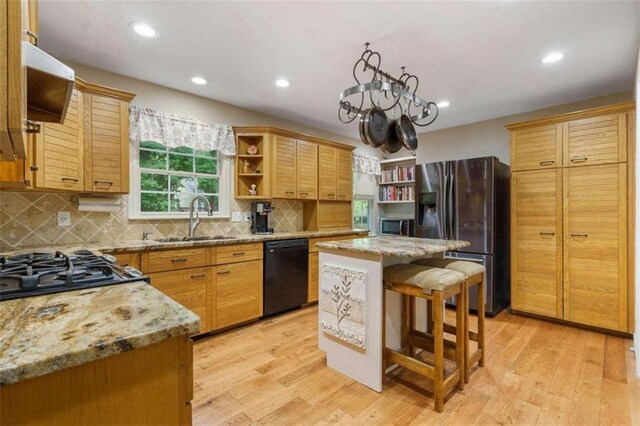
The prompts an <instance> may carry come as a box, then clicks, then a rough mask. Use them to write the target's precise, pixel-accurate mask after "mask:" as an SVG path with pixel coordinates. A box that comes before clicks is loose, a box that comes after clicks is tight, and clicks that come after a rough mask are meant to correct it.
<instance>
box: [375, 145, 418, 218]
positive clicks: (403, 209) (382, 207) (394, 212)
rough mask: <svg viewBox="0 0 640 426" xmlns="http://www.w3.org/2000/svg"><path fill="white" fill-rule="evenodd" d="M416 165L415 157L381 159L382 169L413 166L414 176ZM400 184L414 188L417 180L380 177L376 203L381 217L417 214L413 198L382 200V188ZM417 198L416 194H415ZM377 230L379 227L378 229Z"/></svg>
mask: <svg viewBox="0 0 640 426" xmlns="http://www.w3.org/2000/svg"><path fill="white" fill-rule="evenodd" d="M415 165H416V159H415V157H400V158H390V159H386V160H380V166H381V168H382V170H383V171H384V170H390V169H393V168H395V167H413V168H414V170H413V173H414V174H413V176H415ZM394 185H395V186H399V187H411V188H413V187H414V185H415V180H399V181H394V182H381V181H380V177H378V196H377V200H376V203H377V205H378V208H377V213H378V214H377V217H378V218H381V217H384V218H396V219H411V218H413V217H414V215H415V211H414V210H415V208H414V204H415V201H414V200H413V199H412V200H393V201H381V200H380V188H388V187H391V186H394ZM414 198H415V194H414ZM376 231H377V229H376Z"/></svg>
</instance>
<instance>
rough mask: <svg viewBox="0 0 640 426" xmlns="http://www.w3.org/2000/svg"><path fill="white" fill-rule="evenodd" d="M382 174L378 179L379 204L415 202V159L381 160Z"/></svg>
mask: <svg viewBox="0 0 640 426" xmlns="http://www.w3.org/2000/svg"><path fill="white" fill-rule="evenodd" d="M380 167H381V168H382V174H381V175H380V176H379V177H378V203H379V204H393V203H413V201H414V200H415V189H414V184H415V169H416V161H415V158H414V157H402V158H396V159H389V160H381V161H380Z"/></svg>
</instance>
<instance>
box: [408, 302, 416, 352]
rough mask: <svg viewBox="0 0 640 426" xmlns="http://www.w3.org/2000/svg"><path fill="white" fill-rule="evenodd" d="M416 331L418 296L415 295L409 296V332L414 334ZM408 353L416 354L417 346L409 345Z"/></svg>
mask: <svg viewBox="0 0 640 426" xmlns="http://www.w3.org/2000/svg"><path fill="white" fill-rule="evenodd" d="M415 331H416V298H415V296H409V334H410V335H411V334H413V333H414V332H415ZM407 354H408V355H409V356H416V348H415V346H411V345H409V346H408V347H407Z"/></svg>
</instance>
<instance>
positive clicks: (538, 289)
mask: <svg viewBox="0 0 640 426" xmlns="http://www.w3.org/2000/svg"><path fill="white" fill-rule="evenodd" d="M511 179H512V180H511V185H512V189H511V194H512V201H511V203H512V206H511V212H512V213H511V296H512V306H513V309H515V310H519V311H523V312H529V313H533V314H538V315H544V316H548V317H554V318H562V169H550V170H535V171H529V172H517V173H514V174H513V175H512V178H511Z"/></svg>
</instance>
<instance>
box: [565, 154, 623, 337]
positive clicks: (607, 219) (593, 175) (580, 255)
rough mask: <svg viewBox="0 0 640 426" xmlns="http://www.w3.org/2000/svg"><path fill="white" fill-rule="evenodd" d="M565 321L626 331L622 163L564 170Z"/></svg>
mask: <svg viewBox="0 0 640 426" xmlns="http://www.w3.org/2000/svg"><path fill="white" fill-rule="evenodd" d="M564 190H565V206H564V222H565V223H564V232H565V244H564V251H565V252H564V261H565V264H564V271H565V272H564V274H565V275H564V280H565V283H564V319H566V320H568V321H573V322H577V323H581V324H587V325H591V326H595V327H602V328H607V329H610V330H619V331H627V205H626V204H627V202H626V200H627V197H626V191H627V188H626V164H610V165H604V166H592V167H574V168H569V169H566V171H565V177H564Z"/></svg>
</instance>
